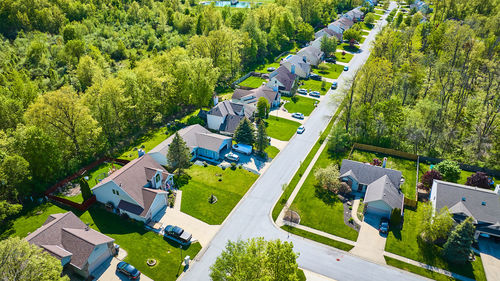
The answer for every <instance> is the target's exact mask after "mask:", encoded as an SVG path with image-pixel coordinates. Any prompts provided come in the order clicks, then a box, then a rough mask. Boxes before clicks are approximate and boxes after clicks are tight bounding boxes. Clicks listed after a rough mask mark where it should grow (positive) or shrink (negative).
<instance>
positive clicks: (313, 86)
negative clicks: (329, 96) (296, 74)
mask: <svg viewBox="0 0 500 281" xmlns="http://www.w3.org/2000/svg"><path fill="white" fill-rule="evenodd" d="M299 83H301V85H300V86H299V88H302V89H306V90H310V91H318V92H320V93H321V95H324V94H326V92H327V91H328V89H330V86H332V83H329V82H325V88H321V85H322V83H323V82H322V81H316V80H312V79H309V80H300V82H299Z"/></svg>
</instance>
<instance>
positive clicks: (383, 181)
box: [363, 175, 403, 209]
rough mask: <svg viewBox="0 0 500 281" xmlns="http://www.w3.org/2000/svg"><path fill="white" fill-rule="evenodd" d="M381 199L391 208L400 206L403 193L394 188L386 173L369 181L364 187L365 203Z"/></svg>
mask: <svg viewBox="0 0 500 281" xmlns="http://www.w3.org/2000/svg"><path fill="white" fill-rule="evenodd" d="M379 200H382V201H384V202H385V203H387V205H389V206H391V208H392V209H394V208H400V209H401V206H402V204H403V193H402V192H401V191H400V190H399V189H398V188H396V187H395V186H394V185H393V184H392V182H391V180H390V179H389V177H388V176H387V175H383V176H382V177H380V178H379V179H377V180H375V181H374V182H372V183H370V184H369V185H368V187H367V188H366V195H365V199H364V200H363V201H364V202H365V203H370V202H374V201H379Z"/></svg>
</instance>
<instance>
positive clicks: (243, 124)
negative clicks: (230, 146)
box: [234, 118, 255, 145]
mask: <svg viewBox="0 0 500 281" xmlns="http://www.w3.org/2000/svg"><path fill="white" fill-rule="evenodd" d="M234 140H235V141H236V142H237V143H244V144H248V145H253V144H254V142H255V128H254V126H253V124H252V123H251V122H250V120H248V119H247V118H243V119H242V120H241V121H240V124H239V125H238V127H237V128H236V130H235V131H234Z"/></svg>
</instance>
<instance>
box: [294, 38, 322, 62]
mask: <svg viewBox="0 0 500 281" xmlns="http://www.w3.org/2000/svg"><path fill="white" fill-rule="evenodd" d="M297 56H299V57H302V59H303V60H305V61H306V62H307V63H308V64H310V65H314V66H318V65H319V64H320V63H321V62H322V61H323V57H324V53H323V52H322V51H321V43H320V47H319V48H317V47H315V46H311V45H310V46H307V47H305V48H302V49H300V50H299V51H298V52H297Z"/></svg>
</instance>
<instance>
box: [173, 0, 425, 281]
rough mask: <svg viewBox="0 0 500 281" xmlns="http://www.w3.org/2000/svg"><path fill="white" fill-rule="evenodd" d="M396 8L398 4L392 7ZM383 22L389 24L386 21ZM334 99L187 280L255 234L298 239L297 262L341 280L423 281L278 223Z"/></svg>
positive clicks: (204, 275) (357, 61)
mask: <svg viewBox="0 0 500 281" xmlns="http://www.w3.org/2000/svg"><path fill="white" fill-rule="evenodd" d="M395 6H396V4H395V3H394V2H392V3H391V9H392V8H394V7H395ZM384 18H385V17H384ZM381 22H384V23H385V21H384V20H382V21H381ZM380 28H381V26H380V25H377V26H376V27H375V32H371V33H370V35H369V36H368V38H367V39H366V41H365V44H364V45H363V48H362V49H363V51H362V52H361V53H360V54H357V55H356V56H354V58H353V59H352V61H351V63H350V70H349V71H348V72H345V73H343V74H342V75H341V76H340V78H339V80H338V81H339V85H343V84H344V83H345V81H346V79H349V78H351V77H352V75H353V73H354V71H355V70H356V69H358V68H360V67H361V66H362V65H363V64H364V62H365V61H366V59H367V58H368V56H369V52H368V47H369V43H370V42H372V41H373V40H374V37H375V33H377V32H378V31H379V30H380ZM334 94H335V92H334V91H329V92H328V93H327V98H329V97H330V96H332V95H334ZM329 99H331V98H329ZM329 99H328V100H325V101H324V102H321V103H320V104H319V106H318V108H316V110H315V111H314V112H313V114H312V115H311V116H310V117H309V119H308V120H307V122H306V123H305V128H306V131H305V132H304V133H303V134H302V135H296V136H294V137H293V138H292V139H291V140H290V142H289V143H288V145H287V146H286V147H285V148H284V149H283V150H282V151H281V153H280V154H279V155H278V156H277V157H276V159H275V160H274V161H273V163H272V165H271V166H270V167H269V168H268V169H267V171H266V172H265V173H264V174H262V175H261V176H260V177H259V179H258V180H257V182H256V183H255V184H254V186H253V187H252V188H251V190H250V191H249V192H248V193H247V194H246V195H245V197H244V198H243V199H242V200H241V201H240V203H239V204H238V205H237V206H236V208H235V209H234V210H233V212H232V213H231V214H230V216H229V217H228V218H227V219H226V221H225V222H224V224H223V225H222V227H221V229H220V230H219V232H218V233H217V234H216V236H215V237H214V239H213V240H212V242H211V243H210V245H209V246H208V247H206V248H204V249H203V251H205V252H204V253H203V255H201V258H199V260H197V261H195V262H194V263H193V264H192V266H191V268H190V269H189V270H188V271H187V272H186V273H185V274H184V276H183V277H182V279H183V280H192V281H201V280H210V278H209V272H210V266H211V265H212V264H213V263H214V262H215V260H216V258H217V256H219V254H220V253H221V251H222V250H224V248H225V246H226V242H227V241H228V240H233V241H234V240H237V239H239V238H241V239H247V238H251V237H264V238H265V239H278V238H279V239H281V240H287V241H291V242H293V244H294V250H295V251H296V252H299V253H300V256H299V258H298V260H297V261H298V263H299V267H301V268H304V269H306V270H309V271H313V272H316V273H319V274H321V275H324V276H327V277H330V278H333V279H335V280H339V281H343V280H358V281H362V280H367V281H368V280H370V281H372V280H398V281H399V280H422V278H421V277H419V276H416V275H413V274H409V273H406V272H403V271H399V270H397V269H394V268H391V267H388V266H384V265H379V264H375V263H372V262H369V261H366V260H363V259H361V258H359V257H356V256H352V255H350V254H348V253H345V252H341V251H338V250H336V249H334V248H331V247H327V246H324V245H323V244H319V243H316V242H314V241H310V240H307V239H303V238H301V237H298V236H293V235H290V236H288V234H287V233H286V232H285V231H283V230H281V229H279V228H277V227H276V226H275V225H274V223H273V221H272V219H271V217H270V210H271V209H272V208H273V206H274V204H275V202H276V201H277V200H278V198H279V197H280V195H281V192H282V185H283V184H286V183H288V182H289V181H290V180H291V178H292V177H293V175H294V174H295V171H296V170H297V169H298V167H299V165H300V161H302V160H303V159H305V157H306V156H307V154H308V153H309V151H310V150H311V148H312V147H313V146H314V144H315V143H316V141H317V140H318V138H319V135H320V133H321V132H322V131H323V130H324V129H325V128H326V126H327V125H328V122H329V120H330V119H331V116H332V115H333V113H334V112H335V110H336V106H335V105H334V104H333V103H332V102H329Z"/></svg>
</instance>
